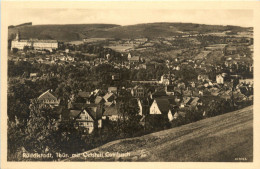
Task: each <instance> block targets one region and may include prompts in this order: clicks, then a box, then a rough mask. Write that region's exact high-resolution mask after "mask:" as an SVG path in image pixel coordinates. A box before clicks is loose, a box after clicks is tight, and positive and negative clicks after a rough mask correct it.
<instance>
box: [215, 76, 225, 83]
mask: <svg viewBox="0 0 260 169" xmlns="http://www.w3.org/2000/svg"><path fill="white" fill-rule="evenodd" d="M216 82H217V83H218V84H224V76H222V75H221V74H219V75H217V76H216Z"/></svg>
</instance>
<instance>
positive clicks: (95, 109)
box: [70, 105, 103, 133]
mask: <svg viewBox="0 0 260 169" xmlns="http://www.w3.org/2000/svg"><path fill="white" fill-rule="evenodd" d="M102 114H103V109H102V107H101V106H99V105H94V106H93V105H92V106H87V107H85V108H84V109H82V110H78V109H77V110H70V117H71V119H74V120H75V121H76V124H75V125H76V126H79V127H83V128H84V129H85V131H86V132H88V133H92V132H93V131H94V130H96V129H98V128H102Z"/></svg>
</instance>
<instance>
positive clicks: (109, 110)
mask: <svg viewBox="0 0 260 169" xmlns="http://www.w3.org/2000/svg"><path fill="white" fill-rule="evenodd" d="M102 119H103V120H106V119H108V120H111V121H117V120H119V119H120V113H119V111H118V106H117V105H114V106H111V107H105V111H104V113H103V116H102Z"/></svg>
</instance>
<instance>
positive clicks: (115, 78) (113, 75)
mask: <svg viewBox="0 0 260 169" xmlns="http://www.w3.org/2000/svg"><path fill="white" fill-rule="evenodd" d="M111 78H112V80H119V79H120V74H119V73H116V74H112V75H111Z"/></svg>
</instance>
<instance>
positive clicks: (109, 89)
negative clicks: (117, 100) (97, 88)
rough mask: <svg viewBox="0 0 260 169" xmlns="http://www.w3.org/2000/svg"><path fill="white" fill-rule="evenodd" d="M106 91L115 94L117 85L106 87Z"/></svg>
mask: <svg viewBox="0 0 260 169" xmlns="http://www.w3.org/2000/svg"><path fill="white" fill-rule="evenodd" d="M107 91H108V92H111V93H114V94H117V87H108V89H107Z"/></svg>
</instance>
